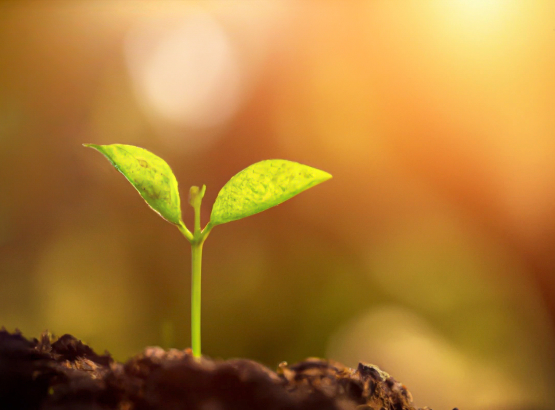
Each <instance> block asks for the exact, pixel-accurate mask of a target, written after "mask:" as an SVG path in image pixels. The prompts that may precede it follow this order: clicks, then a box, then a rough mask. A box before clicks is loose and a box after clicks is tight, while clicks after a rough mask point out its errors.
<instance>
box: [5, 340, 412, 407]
mask: <svg viewBox="0 0 555 410" xmlns="http://www.w3.org/2000/svg"><path fill="white" fill-rule="evenodd" d="M411 402H412V397H411V394H410V393H409V391H408V390H407V389H406V387H405V386H403V385H402V384H401V383H399V382H397V381H396V380H395V379H394V378H393V377H391V376H389V375H388V374H387V373H385V372H383V371H381V370H380V369H379V368H378V367H376V366H373V365H370V364H364V363H360V364H359V365H358V368H357V369H350V368H348V367H345V366H343V365H342V364H340V363H337V362H334V361H331V360H322V359H316V358H311V359H307V360H305V361H302V362H299V363H296V364H293V365H288V364H287V363H285V362H284V363H281V364H280V365H279V366H278V368H277V370H276V371H275V372H274V371H272V370H270V369H269V368H267V367H265V366H263V365H261V364H260V363H257V362H254V361H252V360H247V359H233V360H226V361H223V360H212V359H210V358H207V357H204V356H203V357H202V358H201V359H200V360H196V359H194V358H193V356H192V353H191V350H190V349H186V350H175V349H170V350H163V349H161V348H159V347H148V348H146V349H145V350H144V351H143V352H142V353H140V354H139V355H137V356H135V357H133V358H131V359H130V360H129V361H127V362H126V363H118V362H116V361H114V360H113V359H112V357H111V356H110V355H109V354H108V353H106V354H103V355H98V354H96V353H95V352H94V351H93V350H92V349H91V348H90V347H88V346H87V345H85V344H83V343H82V342H81V341H80V340H78V339H76V338H75V337H73V336H71V335H64V336H62V337H60V338H57V339H56V338H54V337H52V336H51V335H50V334H49V333H43V334H42V335H41V337H40V338H39V339H38V340H37V339H32V340H28V339H26V338H25V337H23V336H22V335H21V333H19V332H17V331H16V332H15V333H9V332H7V331H6V330H5V329H1V330H0V408H1V409H20V410H25V409H40V410H70V409H71V410H105V409H114V410H115V409H117V410H180V409H187V410H247V409H248V410H259V409H260V410H262V409H263V410H286V409H287V410H301V409H302V410H305V409H306V410H351V409H353V410H354V409H356V410H381V409H384V410H409V409H410V410H416V408H415V407H413V406H412V405H411Z"/></svg>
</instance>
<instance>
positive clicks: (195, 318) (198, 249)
mask: <svg viewBox="0 0 555 410" xmlns="http://www.w3.org/2000/svg"><path fill="white" fill-rule="evenodd" d="M205 191H206V186H204V185H203V186H202V189H199V187H196V186H192V187H191V189H190V190H189V204H190V205H191V206H192V207H193V209H194V210H195V226H194V228H195V229H194V231H193V234H192V238H191V239H190V242H191V271H192V275H191V347H192V349H193V356H194V357H195V358H199V357H200V356H201V350H200V306H201V305H200V296H201V294H200V277H201V267H202V245H203V244H204V240H205V239H206V237H207V236H208V233H209V231H207V232H206V233H203V232H202V231H201V229H200V208H201V204H202V197H203V196H204V192H205Z"/></svg>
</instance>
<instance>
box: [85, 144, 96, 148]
mask: <svg viewBox="0 0 555 410" xmlns="http://www.w3.org/2000/svg"><path fill="white" fill-rule="evenodd" d="M83 146H84V147H85V148H94V149H98V148H99V147H100V145H96V144H83Z"/></svg>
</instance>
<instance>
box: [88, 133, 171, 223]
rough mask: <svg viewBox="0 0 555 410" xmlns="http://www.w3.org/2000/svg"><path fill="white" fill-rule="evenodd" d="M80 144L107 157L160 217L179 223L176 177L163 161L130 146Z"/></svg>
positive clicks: (143, 150)
mask: <svg viewBox="0 0 555 410" xmlns="http://www.w3.org/2000/svg"><path fill="white" fill-rule="evenodd" d="M83 145H84V146H85V147H90V148H94V149H96V150H97V151H99V152H100V153H102V154H103V155H104V156H105V157H106V158H108V160H109V161H110V162H111V163H112V165H113V166H114V167H116V169H117V170H118V171H119V172H121V173H122V174H123V176H125V178H127V180H128V181H129V182H131V185H133V186H134V187H135V189H136V190H137V191H138V192H139V194H141V196H142V197H143V199H144V200H145V201H146V203H147V204H148V205H149V206H150V207H151V208H152V209H153V210H154V211H155V212H156V213H158V214H159V215H160V216H161V217H162V218H164V219H165V220H167V221H168V222H171V223H173V224H176V225H179V224H180V223H181V204H180V199H179V191H178V189H177V180H176V179H175V176H174V175H173V172H172V170H171V168H170V167H169V165H168V164H167V163H166V161H164V160H163V159H162V158H160V157H158V156H156V155H154V154H153V153H151V152H149V151H147V150H146V149H144V148H139V147H135V146H133V145H123V144H112V145H95V144H83Z"/></svg>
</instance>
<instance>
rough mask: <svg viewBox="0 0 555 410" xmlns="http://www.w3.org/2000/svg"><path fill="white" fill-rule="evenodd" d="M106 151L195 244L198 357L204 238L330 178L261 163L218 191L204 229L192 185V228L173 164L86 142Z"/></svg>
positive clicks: (290, 165)
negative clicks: (184, 213)
mask: <svg viewBox="0 0 555 410" xmlns="http://www.w3.org/2000/svg"><path fill="white" fill-rule="evenodd" d="M83 145H84V146H85V147H90V148H94V149H96V150H97V151H99V152H100V153H101V154H103V155H104V156H105V157H106V158H108V160H109V161H110V162H111V163H112V165H113V166H114V167H116V169H117V170H118V171H119V172H121V173H122V174H123V175H124V176H125V178H127V180H128V181H129V182H130V183H131V185H133V186H134V187H135V189H136V190H137V191H138V192H139V194H141V196H142V197H143V199H144V200H145V201H146V203H147V204H148V205H149V206H150V207H151V208H152V210H154V211H155V212H156V213H158V215H160V216H161V217H162V218H164V219H165V220H166V221H168V222H170V223H172V224H174V225H175V226H177V229H179V231H180V232H181V233H182V234H183V236H184V237H185V238H186V239H187V240H188V241H189V242H190V243H191V251H192V263H191V265H192V266H191V267H192V285H191V338H192V342H191V346H192V349H193V356H195V357H200V354H201V353H200V277H201V264H202V247H203V245H204V241H205V240H206V238H207V237H208V235H209V234H210V232H211V231H212V229H213V228H214V227H215V226H217V225H221V224H224V223H227V222H231V221H236V220H238V219H242V218H245V217H247V216H250V215H254V214H257V213H259V212H262V211H265V210H266V209H268V208H271V207H273V206H276V205H279V204H281V203H282V202H284V201H286V200H288V199H290V198H292V197H294V196H295V195H297V194H299V193H301V192H303V191H305V190H307V189H308V188H312V187H313V186H315V185H318V184H319V183H321V182H324V181H326V180H328V179H330V178H331V175H330V174H328V173H327V172H324V171H321V170H319V169H316V168H312V167H309V166H307V165H302V164H299V163H296V162H291V161H286V160H282V159H272V160H266V161H260V162H257V163H255V164H253V165H251V166H249V167H247V168H245V169H244V170H242V171H241V172H239V173H238V174H236V175H235V176H234V177H233V178H231V179H230V180H229V181H228V182H227V183H226V184H225V185H224V187H223V188H222V189H221V191H220V192H219V193H218V196H217V198H216V202H215V203H214V206H213V208H212V213H211V214H210V221H209V222H208V224H207V225H206V226H205V227H204V229H201V227H200V206H201V203H202V198H203V197H204V192H205V191H206V186H205V185H203V186H202V188H199V187H197V186H192V187H191V189H190V190H189V204H190V205H191V206H192V207H193V209H194V212H195V220H194V229H193V232H192V233H191V231H189V229H187V227H186V226H185V224H184V223H183V221H182V220H181V201H180V198H179V191H178V188H177V180H176V178H175V176H174V174H173V172H172V170H171V168H170V167H169V165H168V164H167V163H166V162H165V161H164V160H163V159H162V158H160V157H158V156H156V155H154V154H153V153H151V152H149V151H147V150H146V149H143V148H139V147H134V146H132V145H123V144H112V145H95V144H83Z"/></svg>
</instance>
